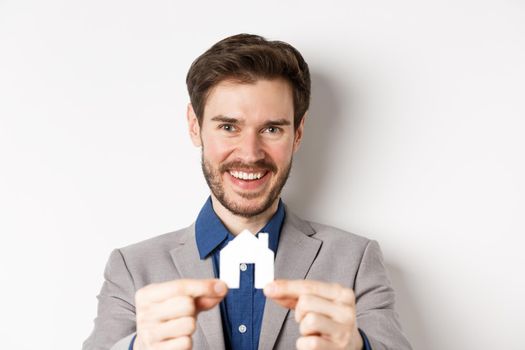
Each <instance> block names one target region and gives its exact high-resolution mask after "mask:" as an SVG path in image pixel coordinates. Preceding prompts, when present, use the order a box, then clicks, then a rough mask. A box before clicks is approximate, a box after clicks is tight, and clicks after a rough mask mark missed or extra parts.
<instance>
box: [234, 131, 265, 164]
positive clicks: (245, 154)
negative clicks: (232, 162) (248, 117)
mask: <svg viewBox="0 0 525 350" xmlns="http://www.w3.org/2000/svg"><path fill="white" fill-rule="evenodd" d="M237 156H238V157H239V159H240V160H242V161H243V162H245V163H255V162H256V161H258V160H261V159H264V156H265V153H264V149H263V144H262V140H261V139H260V137H259V134H258V133H257V132H249V133H246V134H244V135H243V137H242V138H241V140H240V142H239V144H238V147H237Z"/></svg>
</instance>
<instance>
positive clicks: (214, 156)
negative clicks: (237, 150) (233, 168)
mask: <svg viewBox="0 0 525 350" xmlns="http://www.w3.org/2000/svg"><path fill="white" fill-rule="evenodd" d="M202 141H203V145H204V147H203V152H204V157H205V158H206V159H207V160H208V161H211V162H212V163H217V162H222V161H224V160H225V159H226V158H227V157H228V155H229V154H230V153H231V147H230V146H229V145H228V144H227V143H225V142H221V141H220V140H218V139H217V138H215V139H214V138H209V139H203V140H202Z"/></svg>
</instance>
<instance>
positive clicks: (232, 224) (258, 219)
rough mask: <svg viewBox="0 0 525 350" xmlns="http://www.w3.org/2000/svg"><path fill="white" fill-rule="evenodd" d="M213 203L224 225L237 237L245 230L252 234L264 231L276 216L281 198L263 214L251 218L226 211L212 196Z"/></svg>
mask: <svg viewBox="0 0 525 350" xmlns="http://www.w3.org/2000/svg"><path fill="white" fill-rule="evenodd" d="M211 202H212V205H213V210H214V211H215V213H216V214H217V216H218V217H219V219H221V221H222V223H223V224H224V226H226V228H227V229H228V231H230V232H231V233H232V235H234V236H237V235H238V234H239V233H241V232H242V231H243V230H249V231H250V232H251V233H253V234H256V233H257V232H259V230H260V229H262V228H263V227H264V226H265V225H266V224H267V223H268V221H270V218H271V217H272V216H273V215H274V214H275V212H276V211H277V208H278V206H279V198H277V199H276V200H275V202H273V204H272V205H271V206H270V207H269V208H268V209H267V210H265V211H264V212H262V213H261V214H258V215H256V216H251V217H244V216H240V215H235V214H233V213H232V212H231V211H229V210H228V209H226V208H225V207H224V206H223V205H222V204H221V203H220V202H219V201H218V200H217V198H215V196H214V195H213V194H212V195H211Z"/></svg>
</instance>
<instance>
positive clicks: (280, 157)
mask: <svg viewBox="0 0 525 350" xmlns="http://www.w3.org/2000/svg"><path fill="white" fill-rule="evenodd" d="M267 153H268V155H269V156H270V157H271V158H272V159H273V161H274V162H276V163H277V164H287V163H288V162H289V161H290V158H291V157H292V153H293V144H291V143H285V144H280V145H274V146H273V147H269V148H268V151H267Z"/></svg>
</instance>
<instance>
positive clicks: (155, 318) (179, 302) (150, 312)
mask: <svg viewBox="0 0 525 350" xmlns="http://www.w3.org/2000/svg"><path fill="white" fill-rule="evenodd" d="M196 312H197V310H196V307H195V302H194V300H193V298H192V297H187V296H177V297H173V298H169V299H167V300H164V301H163V302H161V303H152V304H149V305H148V306H146V307H142V308H141V309H139V310H137V322H138V323H145V322H163V321H168V320H171V319H174V318H179V317H184V316H194V315H195V314H196Z"/></svg>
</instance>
